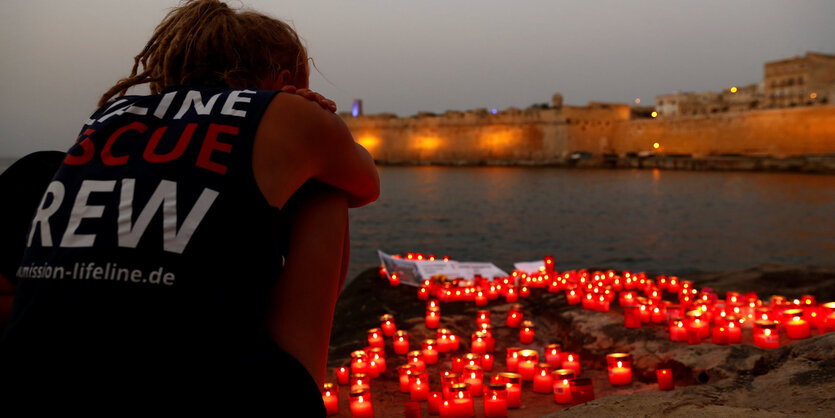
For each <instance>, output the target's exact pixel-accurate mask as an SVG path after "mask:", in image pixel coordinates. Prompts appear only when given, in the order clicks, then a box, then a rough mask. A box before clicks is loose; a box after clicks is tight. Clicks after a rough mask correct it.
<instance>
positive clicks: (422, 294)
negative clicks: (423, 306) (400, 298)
mask: <svg viewBox="0 0 835 418" xmlns="http://www.w3.org/2000/svg"><path fill="white" fill-rule="evenodd" d="M418 299H420V300H428V299H429V288H428V287H427V286H421V288H420V289H418Z"/></svg>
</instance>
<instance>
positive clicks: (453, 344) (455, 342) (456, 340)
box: [448, 334, 461, 351]
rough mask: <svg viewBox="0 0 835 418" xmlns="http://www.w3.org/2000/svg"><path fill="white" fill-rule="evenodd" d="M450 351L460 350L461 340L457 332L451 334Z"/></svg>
mask: <svg viewBox="0 0 835 418" xmlns="http://www.w3.org/2000/svg"><path fill="white" fill-rule="evenodd" d="M448 338H449V351H458V346H459V344H460V343H461V340H460V339H459V338H458V337H457V336H456V335H455V334H449V337H448Z"/></svg>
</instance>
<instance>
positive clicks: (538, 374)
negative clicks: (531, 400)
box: [533, 363, 554, 393]
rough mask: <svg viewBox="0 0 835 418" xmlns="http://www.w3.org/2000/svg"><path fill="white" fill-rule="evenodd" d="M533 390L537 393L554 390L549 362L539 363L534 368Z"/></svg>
mask: <svg viewBox="0 0 835 418" xmlns="http://www.w3.org/2000/svg"><path fill="white" fill-rule="evenodd" d="M533 391H534V392H536V393H553V392H554V380H553V377H552V376H551V366H549V365H548V363H539V364H537V365H536V367H535V368H534V376H533Z"/></svg>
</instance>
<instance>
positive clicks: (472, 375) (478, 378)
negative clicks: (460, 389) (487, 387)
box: [464, 365, 484, 397]
mask: <svg viewBox="0 0 835 418" xmlns="http://www.w3.org/2000/svg"><path fill="white" fill-rule="evenodd" d="M464 383H466V384H468V385H469V388H470V395H472V396H473V397H479V396H481V394H482V391H483V390H484V372H483V371H482V370H481V367H479V366H476V365H468V366H465V367H464Z"/></svg>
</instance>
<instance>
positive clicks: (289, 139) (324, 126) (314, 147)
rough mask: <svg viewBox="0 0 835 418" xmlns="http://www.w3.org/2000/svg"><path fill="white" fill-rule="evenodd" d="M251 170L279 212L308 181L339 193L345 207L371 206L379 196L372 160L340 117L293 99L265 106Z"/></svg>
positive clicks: (282, 97) (279, 98)
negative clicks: (328, 186) (345, 199)
mask: <svg viewBox="0 0 835 418" xmlns="http://www.w3.org/2000/svg"><path fill="white" fill-rule="evenodd" d="M252 166H253V171H254V173H255V179H256V181H257V182H258V186H259V188H260V189H261V191H262V193H263V194H264V196H265V197H266V199H267V201H269V202H270V204H272V205H273V206H276V207H279V208H281V207H283V206H284V204H285V203H286V202H287V200H289V199H290V196H292V195H293V193H294V192H295V191H296V190H297V189H298V188H299V187H301V185H302V184H304V183H305V182H306V181H308V180H310V179H314V180H318V181H320V182H322V183H325V184H328V185H331V186H333V187H335V188H337V189H340V190H343V191H344V192H345V193H346V195H347V197H348V205H349V207H358V206H363V205H365V204H368V203H370V202H373V201H374V200H376V199H377V196H378V195H379V193H380V179H379V176H378V175H377V169H376V167H375V166H374V160H373V159H372V158H371V155H370V154H369V153H368V151H366V150H365V148H363V147H362V146H361V145H359V144H357V143H356V142H354V140H353V137H352V136H351V132H350V131H349V130H348V127H347V126H346V125H345V122H343V121H342V118H340V117H339V116H337V115H335V114H333V113H331V112H328V111H326V110H323V109H322V108H321V107H319V105H318V104H317V103H314V102H312V101H309V100H307V99H304V98H302V97H299V96H296V95H290V94H278V95H276V97H275V98H274V99H273V101H272V102H271V103H270V105H269V106H268V108H267V110H266V112H265V113H264V116H263V117H262V120H261V123H260V125H259V127H258V132H257V133H256V135H255V146H254V149H253V154H252Z"/></svg>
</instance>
